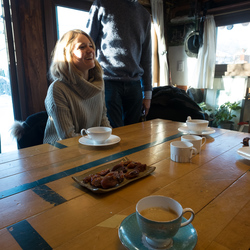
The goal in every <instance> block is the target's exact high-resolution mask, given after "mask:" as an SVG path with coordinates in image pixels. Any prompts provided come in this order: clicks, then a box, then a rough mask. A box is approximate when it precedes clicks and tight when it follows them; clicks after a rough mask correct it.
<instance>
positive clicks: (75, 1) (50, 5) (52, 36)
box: [44, 0, 93, 65]
mask: <svg viewBox="0 0 250 250" xmlns="http://www.w3.org/2000/svg"><path fill="white" fill-rule="evenodd" d="M92 3H93V1H90V0H88V1H79V0H44V10H46V11H45V13H44V16H45V32H46V46H47V58H48V65H50V58H51V53H52V51H53V49H54V47H55V44H56V42H57V40H58V36H57V34H58V32H57V20H56V7H57V6H61V7H66V8H73V9H77V10H84V11H89V10H90V7H91V5H92Z"/></svg>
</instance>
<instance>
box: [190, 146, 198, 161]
mask: <svg viewBox="0 0 250 250" xmlns="http://www.w3.org/2000/svg"><path fill="white" fill-rule="evenodd" d="M197 153H198V151H197V149H196V148H195V147H192V149H191V154H190V159H192V158H193V157H195V156H196V155H197Z"/></svg>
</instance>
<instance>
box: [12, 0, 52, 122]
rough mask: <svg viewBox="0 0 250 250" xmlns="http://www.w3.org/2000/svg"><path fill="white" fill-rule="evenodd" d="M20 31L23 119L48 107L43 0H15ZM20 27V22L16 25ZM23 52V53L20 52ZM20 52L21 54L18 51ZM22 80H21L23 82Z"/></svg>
mask: <svg viewBox="0 0 250 250" xmlns="http://www.w3.org/2000/svg"><path fill="white" fill-rule="evenodd" d="M14 3H15V8H16V14H17V20H18V26H19V31H17V30H16V35H17V34H18V35H19V36H20V37H19V43H20V44H19V46H20V47H19V50H21V51H19V55H21V57H20V58H17V61H18V62H19V63H18V67H22V69H23V71H24V72H23V73H24V76H23V77H22V79H19V88H20V91H19V92H20V94H21V95H24V94H25V98H24V99H25V100H24V101H25V104H23V105H22V106H23V107H25V109H26V110H22V119H23V120H24V119H26V117H27V116H29V115H31V114H33V113H36V112H39V111H42V110H45V107H44V99H45V96H46V93H47V88H48V81H47V68H48V67H47V57H46V48H45V44H46V43H45V30H44V13H43V8H42V6H43V4H42V0H22V1H19V0H16V1H15V2H14ZM16 28H17V26H16ZM20 52H21V53H20ZM17 55H18V54H17ZM21 83H22V84H21Z"/></svg>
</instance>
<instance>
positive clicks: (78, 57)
mask: <svg viewBox="0 0 250 250" xmlns="http://www.w3.org/2000/svg"><path fill="white" fill-rule="evenodd" d="M94 59H95V51H94V48H93V44H92V43H91V42H90V40H89V39H88V38H87V37H86V36H85V35H83V34H79V35H78V36H77V37H76V39H75V41H74V42H73V50H72V60H73V63H74V65H75V66H76V67H77V68H78V69H79V70H80V71H82V72H83V73H87V72H88V71H89V70H90V69H92V68H94V67H95V61H94Z"/></svg>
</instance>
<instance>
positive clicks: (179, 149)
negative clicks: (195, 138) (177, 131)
mask: <svg viewBox="0 0 250 250" xmlns="http://www.w3.org/2000/svg"><path fill="white" fill-rule="evenodd" d="M197 153H198V152H197V149H196V148H195V147H194V146H193V144H192V143H191V142H188V141H174V142H171V143H170V158H171V160H172V161H175V162H190V160H191V159H192V158H193V157H194V156H196V155H197Z"/></svg>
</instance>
